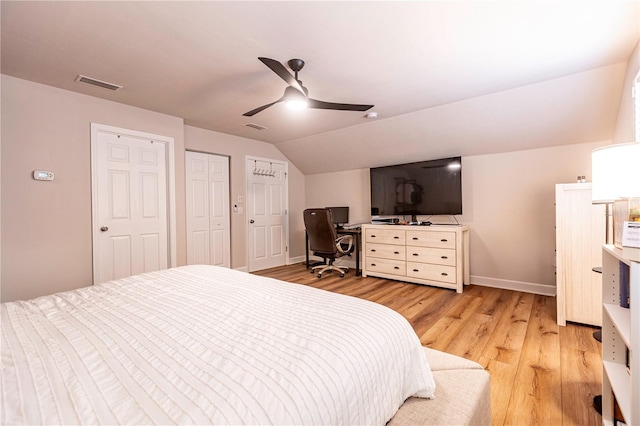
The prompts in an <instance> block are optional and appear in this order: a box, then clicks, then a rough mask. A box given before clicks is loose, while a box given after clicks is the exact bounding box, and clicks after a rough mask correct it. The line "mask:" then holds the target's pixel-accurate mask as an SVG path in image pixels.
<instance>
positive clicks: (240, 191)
mask: <svg viewBox="0 0 640 426" xmlns="http://www.w3.org/2000/svg"><path fill="white" fill-rule="evenodd" d="M184 144H185V148H186V149H188V150H194V151H200V152H207V153H211V154H219V155H226V156H229V157H230V162H229V164H230V175H231V176H230V185H231V188H230V196H231V205H232V206H233V205H234V204H237V200H238V196H239V195H242V196H245V195H246V188H247V186H246V166H245V158H246V156H247V155H250V156H255V157H261V158H269V159H274V160H283V161H287V162H288V160H287V158H286V157H285V156H284V155H282V153H281V152H280V151H278V150H277V149H276V148H275V147H274V146H273V145H272V144H269V143H265V142H259V141H256V140H252V139H246V138H241V137H237V136H232V135H227V134H225V133H219V132H214V131H211V130H205V129H200V128H197V127H191V126H185V128H184ZM288 185H289V188H288V189H289V212H290V214H289V256H288V257H289V258H291V257H297V256H302V255H304V226H303V224H302V210H303V209H304V176H303V175H302V173H300V171H299V170H298V169H297V168H296V167H295V165H294V164H292V163H289V179H288ZM245 199H246V197H245ZM244 207H246V204H245V205H244ZM248 219H249V218H248V217H247V215H246V212H245V214H242V215H240V214H238V213H232V214H231V267H232V268H236V269H244V268H245V267H246V266H247V244H246V241H247V234H246V231H247V220H248Z"/></svg>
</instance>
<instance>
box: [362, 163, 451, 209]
mask: <svg viewBox="0 0 640 426" xmlns="http://www.w3.org/2000/svg"><path fill="white" fill-rule="evenodd" d="M370 173H371V214H372V215H373V216H377V215H380V216H383V215H412V216H415V215H454V214H462V158H461V157H452V158H442V159H439V160H431V161H421V162H418V163H408V164H397V165H394V166H386V167H375V168H372V169H370Z"/></svg>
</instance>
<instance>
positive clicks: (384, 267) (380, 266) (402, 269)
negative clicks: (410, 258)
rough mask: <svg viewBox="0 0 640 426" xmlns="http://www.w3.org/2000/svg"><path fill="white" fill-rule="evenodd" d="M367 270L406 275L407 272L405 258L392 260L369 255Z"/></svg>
mask: <svg viewBox="0 0 640 426" xmlns="http://www.w3.org/2000/svg"><path fill="white" fill-rule="evenodd" d="M366 268H367V272H381V273H383V274H393V275H405V274H406V272H407V268H406V262H405V261H404V260H391V259H382V258H369V257H367V265H366Z"/></svg>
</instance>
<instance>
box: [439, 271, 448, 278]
mask: <svg viewBox="0 0 640 426" xmlns="http://www.w3.org/2000/svg"><path fill="white" fill-rule="evenodd" d="M440 275H442V276H443V277H446V276H447V275H449V274H447V273H446V272H443V273H441V274H440Z"/></svg>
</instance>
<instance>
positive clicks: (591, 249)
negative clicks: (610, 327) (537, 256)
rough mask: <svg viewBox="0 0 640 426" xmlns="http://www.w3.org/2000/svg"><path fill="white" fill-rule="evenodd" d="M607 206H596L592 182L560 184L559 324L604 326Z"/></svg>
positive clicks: (557, 253)
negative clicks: (592, 199)
mask: <svg viewBox="0 0 640 426" xmlns="http://www.w3.org/2000/svg"><path fill="white" fill-rule="evenodd" d="M605 209H606V208H605V205H603V204H592V202H591V183H570V184H558V185H556V290H557V310H558V312H557V321H558V325H562V326H564V325H566V322H567V321H574V322H579V323H583V324H590V325H597V326H600V325H602V300H601V298H600V295H601V294H602V275H601V274H600V273H597V272H594V271H593V268H594V267H601V266H602V245H603V244H604V243H605V233H606V216H605V215H606V212H605Z"/></svg>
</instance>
